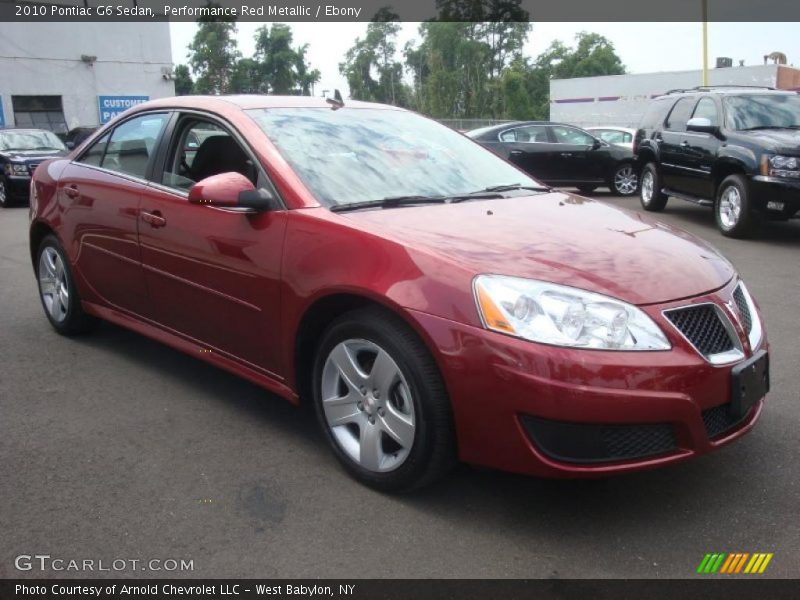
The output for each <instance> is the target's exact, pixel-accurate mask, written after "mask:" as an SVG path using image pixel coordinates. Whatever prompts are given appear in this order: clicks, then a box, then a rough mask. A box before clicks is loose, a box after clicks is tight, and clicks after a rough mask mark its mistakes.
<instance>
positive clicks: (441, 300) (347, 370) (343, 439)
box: [30, 96, 769, 490]
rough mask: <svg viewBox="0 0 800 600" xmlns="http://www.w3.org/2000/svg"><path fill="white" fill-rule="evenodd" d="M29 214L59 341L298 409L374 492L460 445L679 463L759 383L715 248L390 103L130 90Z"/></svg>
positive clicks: (467, 454) (535, 465)
mask: <svg viewBox="0 0 800 600" xmlns="http://www.w3.org/2000/svg"><path fill="white" fill-rule="evenodd" d="M30 211H31V213H30V216H31V228H30V250H31V257H32V260H33V266H34V269H35V271H36V276H37V278H38V281H39V291H40V296H41V301H42V304H43V306H44V309H45V313H46V315H47V318H48V319H49V320H50V323H51V324H52V325H53V327H54V328H55V329H56V330H57V331H58V332H59V333H62V334H75V333H79V332H83V331H85V330H86V329H87V328H88V327H89V326H90V325H91V324H92V322H93V321H94V320H95V319H96V318H98V317H99V318H101V319H105V320H108V321H111V322H114V323H117V324H119V325H122V326H124V327H128V328H130V329H132V330H134V331H137V332H140V333H142V334H144V335H147V336H149V337H151V338H154V339H156V340H160V341H161V342H164V343H166V344H169V345H170V346H173V347H175V348H177V349H179V350H182V351H185V352H188V353H192V354H194V355H196V356H197V357H198V358H200V359H201V360H204V361H207V362H209V363H212V364H214V365H217V366H219V367H222V368H224V369H227V370H229V371H232V372H234V373H237V374H239V375H241V376H243V377H246V378H247V379H249V380H251V381H253V382H255V383H257V384H259V385H261V386H263V387H264V388H266V389H268V390H270V391H272V392H274V393H276V394H278V395H280V396H283V397H285V398H286V399H288V400H289V401H291V402H294V403H300V402H310V403H313V405H314V407H315V410H316V414H317V417H318V419H319V422H320V424H321V426H322V430H323V431H324V434H325V436H326V438H327V440H328V441H329V443H330V446H331V448H332V449H333V452H334V453H335V455H336V456H337V458H338V459H339V460H340V461H341V463H342V464H343V465H344V467H345V468H346V469H347V470H348V471H349V472H350V473H351V474H352V475H354V476H355V477H356V478H358V479H359V480H360V481H362V482H364V483H366V484H369V485H371V486H374V487H376V488H378V489H382V490H407V489H411V488H415V487H419V486H421V485H424V484H427V483H430V482H432V481H434V480H435V479H437V478H439V477H441V476H442V475H443V474H444V473H446V471H447V469H448V468H449V467H450V466H451V465H452V464H453V463H454V462H455V461H456V460H457V459H460V460H463V461H466V462H469V463H472V464H477V465H485V466H489V467H494V468H498V469H505V470H508V471H514V472H518V473H527V474H532V475H540V476H555V477H577V476H596V475H603V474H610V473H621V472H626V471H633V470H636V469H642V468H648V467H655V466H659V465H666V464H670V463H675V462H678V461H681V460H684V459H688V458H690V457H693V456H695V455H699V454H702V453H705V452H708V451H710V450H713V449H715V448H717V447H719V446H721V445H722V444H725V443H726V442H729V441H731V440H733V439H735V438H737V437H739V436H741V435H742V434H743V433H745V432H746V431H748V430H749V429H750V428H751V427H752V426H753V424H754V423H755V421H756V419H757V418H758V416H759V413H760V411H761V409H762V405H763V401H764V397H765V394H766V392H767V391H768V387H769V370H768V369H769V364H768V355H767V339H766V334H765V331H764V328H763V325H762V319H761V315H760V312H759V309H758V307H757V305H756V304H755V302H754V300H753V298H752V296H751V295H750V293H749V291H748V289H747V287H746V286H745V284H744V283H743V282H742V281H741V279H740V278H739V277H738V275H737V274H736V272H735V270H734V269H733V267H732V266H731V265H730V263H729V262H728V261H726V260H725V259H724V258H723V257H721V256H720V255H719V254H717V252H715V251H714V250H713V249H712V248H711V247H709V246H708V245H706V244H705V243H703V242H702V241H700V240H698V239H696V238H694V237H692V236H690V235H688V234H686V233H684V232H681V231H679V230H675V229H672V228H670V227H668V226H666V225H664V224H661V223H658V222H656V221H652V220H649V219H648V218H646V217H644V216H642V215H640V214H637V213H635V212H629V211H626V210H622V209H619V208H615V207H612V206H609V205H606V204H604V203H602V202H598V201H594V200H589V199H586V198H581V197H579V196H574V195H570V194H567V193H562V192H557V191H553V190H551V189H548V188H546V187H543V186H542V185H541V184H540V183H538V182H537V181H535V180H533V179H531V178H530V177H529V176H528V175H526V174H525V173H523V172H522V171H520V170H518V169H517V168H516V167H515V166H513V165H511V164H509V163H507V162H505V161H503V160H502V159H501V158H499V157H497V156H496V155H495V154H493V153H492V152H490V151H488V150H485V149H484V148H482V147H481V146H479V145H478V144H476V143H474V142H473V141H471V140H470V139H468V138H466V137H464V136H462V135H460V134H458V133H456V132H454V131H451V130H450V129H448V128H446V127H444V126H442V125H440V124H438V123H435V122H434V121H431V120H428V119H426V118H423V117H421V116H419V115H416V114H414V113H411V112H408V111H405V110H401V109H398V108H394V107H388V106H381V105H375V104H365V103H357V102H348V103H347V104H346V105H344V104H342V103H341V102H339V101H335V102H334V101H329V102H325V101H323V100H321V99H314V98H300V97H292V98H281V97H262V96H237V97H214V98H212V97H209V98H204V97H184V98H173V99H163V100H156V101H152V102H149V103H146V104H142V105H140V106H138V107H136V108H134V109H132V110H131V111H129V112H127V113H125V114H124V115H123V116H121V117H120V118H118V119H117V120H115V121H113V122H112V123H110V124H109V125H107V126H106V127H104V128H103V129H101V130H100V131H98V132H97V133H96V134H94V136H93V137H92V138H90V139H89V140H87V141H86V142H85V143H84V144H83V145H82V146H81V147H80V148H78V149H77V150H75V151H74V152H73V153H72V154H71V155H70V156H68V157H65V158H60V159H55V160H51V161H49V162H46V163H43V164H42V165H41V166H40V167H39V168H38V169H37V170H36V173H35V176H34V179H33V188H32V195H31V209H30ZM255 459H257V457H255Z"/></svg>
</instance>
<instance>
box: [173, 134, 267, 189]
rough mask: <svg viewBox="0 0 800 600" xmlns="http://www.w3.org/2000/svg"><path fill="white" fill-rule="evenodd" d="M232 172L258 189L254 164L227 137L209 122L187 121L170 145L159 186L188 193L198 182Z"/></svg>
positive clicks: (239, 147)
mask: <svg viewBox="0 0 800 600" xmlns="http://www.w3.org/2000/svg"><path fill="white" fill-rule="evenodd" d="M231 171H235V172H237V173H241V174H242V175H244V176H245V177H247V178H248V179H249V180H250V181H251V182H252V183H253V185H257V178H258V174H257V171H256V168H255V165H254V164H253V161H252V160H250V158H249V157H248V155H247V153H246V152H245V151H244V149H242V147H241V146H240V145H239V142H237V141H236V139H235V138H234V137H233V136H231V135H230V133H228V132H227V131H225V130H224V129H223V128H222V127H220V126H218V125H216V124H214V123H212V122H210V121H205V120H202V119H187V120H185V121H183V126H182V127H180V128H179V130H178V135H177V136H175V138H174V139H173V140H172V143H171V144H170V148H169V152H168V153H167V164H166V166H165V167H164V174H163V176H162V178H161V183H163V184H164V185H166V186H168V187H171V188H175V189H179V190H188V189H189V188H190V187H192V186H193V185H194V184H195V183H197V182H198V181H200V180H201V179H205V178H206V177H211V176H212V175H219V174H220V173H227V172H231Z"/></svg>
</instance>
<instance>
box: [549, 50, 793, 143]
mask: <svg viewBox="0 0 800 600" xmlns="http://www.w3.org/2000/svg"><path fill="white" fill-rule="evenodd" d="M708 75H709V84H710V85H753V86H767V87H773V88H777V89H787V90H788V89H794V90H800V70H798V69H795V68H793V67H787V66H784V65H775V64H768V65H757V66H752V67H724V68H719V69H711V70H710V71H709V73H708ZM702 82H703V73H702V71H700V70H697V71H665V72H662V73H641V74H630V75H607V76H603V77H576V78H574V79H553V80H552V81H551V82H550V120H551V121H559V122H563V123H572V124H573V125H578V126H580V127H590V126H592V125H618V126H620V127H636V126H637V125H638V124H639V120H640V119H641V117H642V115H643V114H644V111H645V109H646V108H647V104H648V103H649V102H650V100H651V99H652V98H655V97H656V96H659V95H661V94H663V93H665V92H667V91H669V90H674V89H681V88H683V89H686V88H693V87H695V86H699V85H701V84H702Z"/></svg>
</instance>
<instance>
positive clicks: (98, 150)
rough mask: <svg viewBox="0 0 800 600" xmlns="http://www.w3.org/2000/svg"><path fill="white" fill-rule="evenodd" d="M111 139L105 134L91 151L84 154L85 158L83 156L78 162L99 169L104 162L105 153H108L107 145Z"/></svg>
mask: <svg viewBox="0 0 800 600" xmlns="http://www.w3.org/2000/svg"><path fill="white" fill-rule="evenodd" d="M109 137H110V136H109V135H108V134H105V135H104V136H103V137H101V138H100V139H99V140H97V141H96V142H95V143H94V144H92V145H91V146H90V147H89V149H88V150H87V151H86V152H84V154H83V156H81V158H80V160H79V161H78V162H82V163H83V164H85V165H92V166H95V167H99V166H100V162H101V161H102V160H103V153H104V152H105V151H106V144H108V138H109Z"/></svg>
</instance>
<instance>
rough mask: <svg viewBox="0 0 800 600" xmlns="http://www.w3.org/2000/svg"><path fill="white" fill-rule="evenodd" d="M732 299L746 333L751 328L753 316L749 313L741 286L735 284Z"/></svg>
mask: <svg viewBox="0 0 800 600" xmlns="http://www.w3.org/2000/svg"><path fill="white" fill-rule="evenodd" d="M733 300H734V301H735V302H736V308H738V309H739V317H740V318H741V319H742V327H744V330H745V331H746V332H747V333H750V332H751V331H752V330H753V317H752V315H751V314H750V307H749V306H748V305H747V300H746V299H745V297H744V292H743V291H742V286H741V285H737V286H736V289H735V290H734V291H733Z"/></svg>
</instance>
